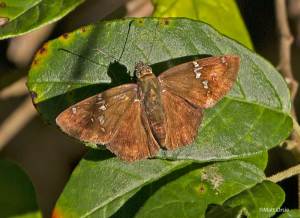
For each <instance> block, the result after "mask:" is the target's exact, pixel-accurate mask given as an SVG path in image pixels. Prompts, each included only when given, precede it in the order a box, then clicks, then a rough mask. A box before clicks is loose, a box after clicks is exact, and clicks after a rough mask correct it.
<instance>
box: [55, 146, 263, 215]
mask: <svg viewBox="0 0 300 218" xmlns="http://www.w3.org/2000/svg"><path fill="white" fill-rule="evenodd" d="M266 160H267V155H266V154H265V153H264V154H261V155H256V156H255V157H252V158H247V159H245V161H232V162H223V163H217V164H213V165H210V166H207V167H204V168H202V169H197V168H199V167H202V166H203V165H200V164H192V163H191V162H190V161H166V160H159V159H156V160H142V161H138V162H134V163H131V164H128V163H124V162H122V161H120V160H118V159H117V158H112V157H111V155H110V154H109V153H108V152H106V151H97V150H93V151H91V152H89V154H88V155H87V156H86V157H85V158H84V159H83V160H81V162H80V163H79V165H78V166H77V167H76V169H75V171H74V172H73V174H72V176H71V178H70V180H69V182H68V183H67V185H66V187H65V189H64V191H63V193H62V195H61V196H60V198H59V200H58V202H57V204H56V207H55V210H54V213H55V215H57V217H109V216H110V215H112V214H114V213H115V212H116V211H117V210H118V209H119V208H120V207H121V206H122V205H123V204H124V203H125V202H126V201H127V200H128V199H130V198H132V199H131V200H129V201H128V202H127V203H126V204H125V205H124V206H123V208H122V209H121V210H120V211H119V212H118V213H117V215H118V216H119V215H120V214H123V213H124V211H125V213H126V214H127V216H123V217H130V216H129V213H130V211H131V210H132V209H131V207H134V208H133V209H134V210H133V211H134V212H136V210H137V209H138V208H139V206H140V204H141V203H142V202H141V201H140V199H139V198H140V197H146V196H147V193H148V192H149V190H151V189H152V188H153V187H154V186H155V187H160V186H163V185H162V183H163V184H165V183H166V180H167V181H172V180H174V176H175V178H177V177H180V176H182V175H184V174H186V173H187V172H189V171H192V172H191V173H188V174H187V175H185V176H183V179H182V180H184V181H187V180H188V181H190V182H192V183H193V185H191V186H189V187H190V191H188V190H184V189H181V188H180V190H178V189H177V191H178V194H179V196H180V195H182V197H183V198H182V202H184V201H185V200H187V199H186V198H188V199H190V198H197V197H199V190H202V188H203V189H204V190H205V191H203V193H200V194H202V197H201V199H202V200H201V202H203V200H205V201H204V202H206V201H207V202H206V203H202V204H201V205H200V206H199V207H201V208H202V209H201V210H204V209H205V207H206V206H207V204H208V203H209V202H211V201H212V202H219V203H220V202H223V201H224V200H226V199H228V198H229V197H230V196H233V195H234V194H236V193H239V192H240V191H242V190H244V189H247V188H249V187H251V186H253V185H255V184H256V183H257V182H260V181H262V180H263V178H264V175H263V172H262V168H264V166H265V162H266ZM246 161H247V162H246ZM253 163H255V164H253ZM233 169H234V170H233ZM175 170H176V171H175ZM171 172H173V173H172V174H171V175H170V176H167V177H166V179H163V181H158V182H157V184H155V185H154V186H152V185H148V186H146V187H145V188H144V190H142V191H140V192H139V193H138V194H137V195H135V194H136V193H137V192H138V191H139V190H140V189H141V188H142V187H144V186H145V185H147V184H149V183H151V182H153V181H155V180H158V179H159V178H161V177H163V176H165V175H167V174H170V173H171ZM200 172H201V173H202V175H204V172H206V173H207V178H206V180H205V179H204V180H205V181H203V183H200V175H201V173H200ZM202 177H203V178H204V176H202ZM215 178H217V179H218V178H219V180H216V181H215ZM179 180H180V181H181V179H180V178H179ZM219 183H220V184H219ZM171 184H172V183H171ZM176 184H177V183H176V180H175V185H171V186H170V189H172V187H173V186H176ZM168 185H169V184H167V185H166V186H167V187H169V186H168ZM201 187H202V188H201ZM145 190H146V191H145ZM185 191H186V192H185ZM190 194H191V196H190V198H189V195H190ZM192 194H193V195H192ZM133 195H135V196H134V197H132V196H133ZM168 196H169V197H168ZM156 197H157V198H160V197H158V196H156ZM172 197H173V195H172V196H170V195H169V194H167V195H166V197H164V198H163V199H161V200H162V201H163V200H166V202H168V201H169V200H171V198H172ZM158 205H159V204H158ZM128 207H129V209H128ZM149 207H151V206H149ZM199 207H197V210H199ZM147 208H148V207H147ZM180 210H181V209H180ZM204 211H205V210H204ZM117 215H116V216H117ZM177 217H181V216H177Z"/></svg>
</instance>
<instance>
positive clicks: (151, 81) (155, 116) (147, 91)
mask: <svg viewBox="0 0 300 218" xmlns="http://www.w3.org/2000/svg"><path fill="white" fill-rule="evenodd" d="M138 85H139V90H140V91H139V96H140V99H141V101H142V104H143V108H144V111H145V113H146V116H147V120H148V122H149V124H150V128H151V131H152V134H153V136H154V137H155V139H156V140H157V142H158V143H159V144H160V145H163V144H164V142H165V138H166V129H165V125H166V122H165V114H164V109H163V105H162V99H161V87H160V84H159V81H158V79H157V78H156V76H155V75H154V74H148V75H147V76H144V77H141V78H139V83H138Z"/></svg>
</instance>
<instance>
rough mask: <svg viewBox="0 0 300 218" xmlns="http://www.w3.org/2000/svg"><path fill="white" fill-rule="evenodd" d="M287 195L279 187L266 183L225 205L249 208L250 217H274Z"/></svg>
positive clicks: (246, 191)
mask: <svg viewBox="0 0 300 218" xmlns="http://www.w3.org/2000/svg"><path fill="white" fill-rule="evenodd" d="M284 198H285V194H284V191H283V190H282V189H281V188H280V186H279V185H277V184H275V183H272V182H270V181H264V182H262V183H260V184H257V185H256V186H254V187H253V188H251V189H248V190H245V191H243V192H242V193H240V194H239V195H237V196H235V197H233V198H231V199H229V200H227V201H226V202H225V203H224V205H225V206H230V207H237V206H243V207H245V208H247V211H248V212H249V214H250V215H249V217H253V218H260V217H261V218H265V217H272V216H273V215H274V214H275V213H276V211H277V210H278V211H279V209H280V206H281V205H282V203H283V202H284Z"/></svg>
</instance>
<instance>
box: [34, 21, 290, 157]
mask: <svg viewBox="0 0 300 218" xmlns="http://www.w3.org/2000/svg"><path fill="white" fill-rule="evenodd" d="M62 49H66V50H68V52H67V51H65V50H62ZM99 49H100V50H101V51H102V52H104V53H107V54H106V55H104V54H102V53H101V52H99V51H97V50H99ZM75 54H77V55H75ZM220 54H237V55H239V56H240V57H241V67H240V72H239V76H238V81H237V82H236V85H235V86H234V88H233V89H232V91H231V92H230V93H229V94H228V95H227V96H226V97H225V98H224V99H223V100H222V101H220V102H219V103H218V104H217V105H216V106H215V107H214V108H212V109H209V110H206V111H205V114H204V120H203V123H202V125H201V127H200V128H199V134H198V137H197V139H196V140H195V142H194V143H193V144H192V145H190V146H186V147H184V148H181V149H177V150H176V151H172V152H170V151H169V152H167V151H163V150H162V151H161V152H160V153H159V154H158V156H159V157H161V158H168V159H176V160H177V159H192V160H198V161H208V160H225V159H232V158H240V157H245V156H247V155H252V154H254V153H257V152H261V151H263V150H266V149H269V148H271V147H273V146H275V145H277V144H278V143H280V142H281V141H282V140H283V139H285V138H286V137H287V136H288V134H289V132H290V131H291V128H292V121H291V118H290V117H289V115H288V112H289V110H290V97H289V91H288V88H287V86H286V84H285V82H284V80H283V79H282V77H281V76H280V75H279V73H278V72H277V71H276V70H275V69H274V67H273V66H271V65H270V64H269V63H268V62H266V61H265V60H264V59H262V58H261V57H259V56H258V55H256V54H255V53H253V52H251V51H249V50H248V49H246V48H244V47H243V46H241V45H240V44H238V43H236V42H234V41H232V40H230V39H228V38H226V37H224V36H223V35H220V34H219V33H218V32H217V31H215V30H214V29H212V28H211V27H210V26H208V25H206V24H204V23H201V22H198V21H193V20H189V19H171V18H170V19H155V18H145V19H125V20H116V21H109V22H101V23H99V24H97V25H95V26H88V27H83V28H81V29H79V30H77V31H75V32H73V33H69V34H64V35H63V36H61V37H59V38H58V39H56V40H53V41H50V42H49V43H47V44H46V45H44V47H43V48H42V49H41V50H40V51H39V52H38V54H37V55H36V57H35V60H34V61H33V64H32V67H31V70H30V73H29V78H28V87H29V89H30V91H31V92H32V96H33V101H34V103H35V105H36V107H37V109H38V111H39V112H40V113H41V115H42V116H43V117H44V118H45V119H46V120H47V121H48V122H50V123H52V124H54V123H55V118H56V116H57V115H58V114H59V113H60V112H61V111H63V110H64V109H65V108H66V107H67V106H70V105H71V104H74V103H75V102H78V101H79V100H81V99H83V98H86V97H88V96H91V95H93V94H95V93H99V92H101V91H103V90H104V89H107V88H108V87H112V86H116V85H118V84H120V83H126V82H128V81H130V77H129V75H133V69H134V65H135V63H136V62H138V61H144V62H146V63H149V64H151V65H152V67H153V70H154V72H156V73H160V72H162V71H163V70H164V69H166V68H168V67H170V66H172V65H174V64H176V63H180V62H184V61H187V60H191V59H193V58H195V56H196V57H203V56H206V55H220ZM111 55H113V56H115V57H120V63H122V65H121V64H120V63H119V62H114V61H113V59H112V58H111ZM83 57H84V58H83ZM96 63H98V64H96ZM126 68H127V69H126ZM127 71H128V72H127Z"/></svg>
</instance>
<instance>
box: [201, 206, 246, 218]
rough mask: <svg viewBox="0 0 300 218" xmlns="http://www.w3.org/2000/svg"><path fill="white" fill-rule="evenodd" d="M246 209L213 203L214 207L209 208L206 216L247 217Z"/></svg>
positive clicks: (211, 217)
mask: <svg viewBox="0 0 300 218" xmlns="http://www.w3.org/2000/svg"><path fill="white" fill-rule="evenodd" d="M248 214H249V213H248V211H247V209H246V208H244V207H241V206H237V207H224V206H220V205H214V207H213V208H212V209H211V210H209V211H208V212H207V213H206V214H205V217H206V218H219V217H222V218H234V217H235V218H243V217H247V215H248Z"/></svg>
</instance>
